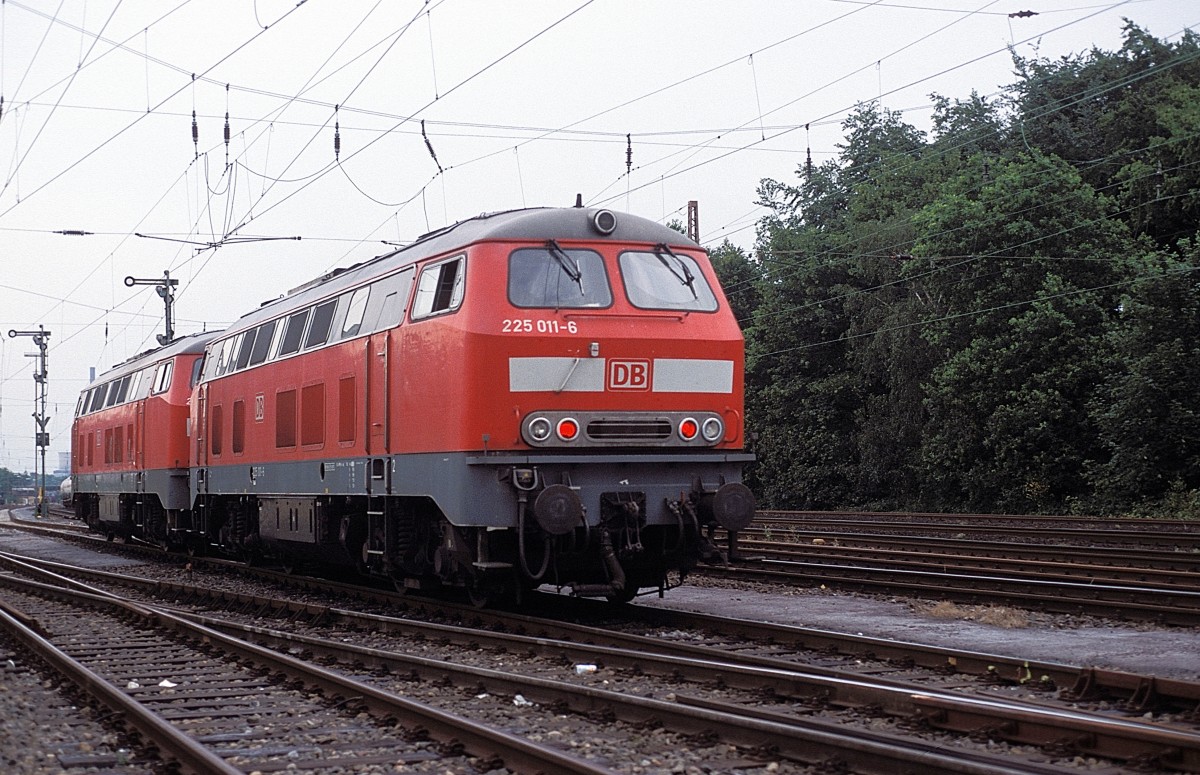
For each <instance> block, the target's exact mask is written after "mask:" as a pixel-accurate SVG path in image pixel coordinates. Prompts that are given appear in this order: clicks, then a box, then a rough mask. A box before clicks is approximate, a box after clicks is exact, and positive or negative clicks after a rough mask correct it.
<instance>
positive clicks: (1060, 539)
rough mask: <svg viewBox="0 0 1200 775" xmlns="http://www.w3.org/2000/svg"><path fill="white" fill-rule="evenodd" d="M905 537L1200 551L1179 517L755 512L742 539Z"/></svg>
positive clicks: (1199, 536) (1196, 530) (1193, 529)
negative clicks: (771, 536) (770, 536)
mask: <svg viewBox="0 0 1200 775" xmlns="http://www.w3.org/2000/svg"><path fill="white" fill-rule="evenodd" d="M824 533H840V534H850V535H861V534H876V535H909V536H921V537H924V538H939V537H940V538H953V537H965V536H970V535H974V536H990V537H992V540H997V539H1003V540H1006V541H1010V542H1011V541H1014V540H1017V541H1020V542H1021V543H1022V544H1035V543H1052V544H1056V545H1067V546H1086V547H1097V546H1115V547H1125V548H1132V547H1158V548H1164V547H1165V548H1167V549H1168V550H1170V551H1177V552H1183V553H1195V552H1198V551H1200V523H1198V522H1195V521H1189V520H1182V519H1129V518H1124V519H1122V518H1115V517H1114V518H1107V517H1105V518H1098V517H1075V516H1046V515H1036V514H1035V515H1028V516H1022V515H1012V514H932V513H915V512H914V513H910V512H895V513H890V512H889V513H855V512H810V511H770V510H764V511H759V512H757V513H756V515H755V520H754V522H753V523H752V524H751V526H750V528H748V529H747V531H746V532H745V535H746V536H747V537H755V536H762V535H764V534H775V535H776V536H778V535H780V534H784V535H787V534H792V535H798V534H803V535H809V534H824Z"/></svg>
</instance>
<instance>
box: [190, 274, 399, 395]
mask: <svg viewBox="0 0 1200 775" xmlns="http://www.w3.org/2000/svg"><path fill="white" fill-rule="evenodd" d="M412 279H413V270H412V269H411V268H409V269H406V270H404V271H402V272H397V273H396V274H393V275H389V276H388V277H385V278H383V279H382V280H377V281H375V282H373V283H371V284H370V285H365V286H363V287H361V288H356V289H355V290H352V291H347V292H346V293H343V294H341V295H340V296H338V297H337V298H334V299H329V300H327V301H322V302H319V303H317V304H314V305H313V306H311V307H307V308H305V309H302V310H299V311H297V312H293V313H291V314H290V315H287V316H285V317H281V318H276V319H274V320H268V321H267V322H266V323H262V324H260V325H258V326H256V327H254V328H251V329H249V330H246V331H243V332H241V333H239V334H236V335H234V336H231V337H229V338H227V339H223V340H221V341H219V342H216V343H214V344H213V345H212V346H211V347H210V348H209V352H208V357H207V358H206V364H205V366H204V376H203V377H202V379H205V380H210V379H215V378H217V377H221V376H224V375H225V374H231V373H233V372H235V371H239V370H241V369H247V368H251V367H253V366H257V365H259V364H260V363H265V362H266V361H272V360H276V359H277V358H286V357H287V356H289V355H294V354H295V353H298V352H300V351H301V350H309V349H312V348H315V347H320V346H321V345H323V344H327V343H329V342H337V341H341V340H343V339H350V338H353V337H355V336H360V335H362V334H369V333H371V332H373V331H378V330H381V329H385V328H392V327H394V326H397V325H399V324H400V319H401V318H402V317H403V315H404V300H405V299H407V298H408V291H409V289H410V288H411V287H412Z"/></svg>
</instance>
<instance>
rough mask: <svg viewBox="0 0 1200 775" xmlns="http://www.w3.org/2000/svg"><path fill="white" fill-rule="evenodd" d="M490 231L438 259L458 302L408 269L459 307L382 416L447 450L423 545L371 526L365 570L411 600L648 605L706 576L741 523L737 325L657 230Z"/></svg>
mask: <svg viewBox="0 0 1200 775" xmlns="http://www.w3.org/2000/svg"><path fill="white" fill-rule="evenodd" d="M505 216H506V217H505V219H504V221H503V222H501V223H498V224H495V225H493V226H492V228H491V229H490V230H489V233H488V235H487V237H488V238H487V239H486V240H480V241H477V242H475V243H474V244H472V245H471V246H470V247H469V248H468V249H467V250H466V251H465V253H464V254H463V255H461V256H459V257H457V258H455V259H453V262H454V264H455V269H454V270H453V275H454V277H455V278H457V279H456V281H455V282H457V283H459V285H458V286H454V284H453V283H451V284H450V285H448V284H447V282H446V274H447V272H446V270H445V268H444V267H445V266H446V264H445V263H442V264H433V265H431V266H429V267H427V268H426V269H425V270H424V272H423V273H422V278H425V277H429V280H428V283H427V285H428V286H429V287H431V288H433V287H438V286H441V287H443V288H449V287H458V288H459V290H456V291H452V292H449V291H448V295H447V299H448V300H449V304H448V306H447V309H446V315H445V317H444V318H441V319H435V320H431V321H430V322H431V323H432V325H431V326H430V330H429V331H428V332H424V333H423V332H421V330H420V328H421V324H416V325H413V326H412V327H411V328H410V330H409V334H410V339H409V340H407V341H406V345H405V350H404V357H405V358H406V359H409V361H410V362H414V361H415V362H418V363H430V364H434V363H438V364H440V363H454V364H455V366H456V368H455V369H454V370H450V369H445V370H438V371H436V372H435V373H434V374H433V375H431V377H430V378H429V379H428V381H424V380H421V384H420V386H418V379H419V378H418V377H416V376H410V377H409V378H408V380H407V382H406V387H407V388H410V389H406V390H405V391H404V396H403V397H402V398H401V408H400V411H399V414H400V416H402V417H403V416H414V415H417V414H420V413H423V414H424V419H423V421H422V423H421V428H420V429H413V428H410V429H408V433H409V438H410V440H412V441H413V442H414V443H418V444H422V443H423V444H425V445H428V446H429V447H436V445H438V444H439V443H440V444H441V445H442V447H443V449H445V448H451V449H454V450H455V452H454V454H453V455H452V456H448V457H444V458H443V459H442V460H441V461H439V462H442V463H444V464H445V465H438V466H435V468H436V469H437V473H436V474H433V475H431V476H430V477H429V481H428V483H426V484H424V485H423V488H424V492H425V494H427V495H428V496H429V503H430V504H436V510H437V513H438V515H439V518H440V519H441V520H444V521H443V522H442V527H441V529H440V530H430V529H427V530H425V531H424V534H425V535H426V536H433V537H434V539H435V540H436V541H437V545H436V546H431V545H426V546H425V547H424V549H421V548H419V547H417V548H414V547H413V546H411V539H407V540H404V541H398V542H389V538H388V536H389V534H388V530H387V529H386V525H387V524H389V521H388V520H387V519H386V518H385V519H382V520H381V522H382V523H383V525H384V526H385V529H383V530H372V531H369V532H368V535H369V536H370V539H369V543H368V547H367V556H368V557H370V558H372V559H373V560H374V567H375V569H376V570H377V571H379V572H385V573H390V574H393V575H401V576H406V577H408V578H409V579H410V582H409V583H413V584H415V583H418V582H417V580H416V579H415V578H413V577H414V576H420V575H422V574H425V575H428V574H430V573H432V574H433V575H434V576H436V577H437V578H439V579H440V580H441V581H442V582H445V583H452V584H456V585H462V586H466V587H467V588H468V589H469V590H478V591H496V590H507V591H512V590H513V589H514V588H515V589H517V590H519V589H521V588H528V587H536V586H539V585H541V584H552V585H555V586H557V587H565V588H568V589H570V591H571V592H572V593H573V594H576V595H586V596H604V597H608V598H610V599H614V600H627V599H630V598H631V597H633V596H634V595H635V594H636V593H637V592H638V590H640V589H642V588H647V587H649V588H653V589H657V590H662V589H665V588H666V587H667V586H668V585H669V581H668V572H670V571H677V572H678V573H679V576H680V578H682V576H683V575H685V574H686V573H687V572H688V571H689V570H690V569H691V568H692V567H694V566H695V564H696V563H697V562H699V561H701V560H702V559H710V560H716V559H720V558H721V556H722V555H721V552H720V551H719V550H718V549H717V548H716V547H715V546H714V545H713V543H712V541H711V540H710V537H711V534H712V531H713V529H714V528H715V527H718V526H719V527H722V528H725V529H726V530H728V531H729V532H730V533H731V534H734V533H736V531H738V530H740V529H742V528H744V527H745V526H746V525H747V524H748V523H749V522H750V519H751V517H752V516H753V510H754V497H753V495H752V494H751V493H750V491H749V490H748V489H747V488H746V487H745V486H744V485H743V484H741V481H740V480H741V467H742V465H744V464H745V463H746V462H747V461H749V460H750V459H752V458H751V456H749V455H747V454H745V453H743V451H742V406H743V397H742V373H743V362H744V361H743V341H742V336H741V333H740V331H739V330H738V327H737V324H736V321H735V320H734V318H733V315H732V313H731V311H730V310H729V308H728V305H727V304H726V302H725V300H724V297H723V294H722V293H721V291H720V288H719V285H718V283H717V280H716V277H715V274H714V273H713V271H712V268H711V266H710V265H709V264H708V261H707V257H706V255H705V254H704V253H703V251H702V250H700V249H699V248H698V246H696V245H694V244H691V243H689V242H688V241H687V240H686V239H685V238H684V237H683V236H682V235H679V234H678V233H676V232H674V231H671V230H669V229H666V228H665V227H662V226H660V225H658V224H654V223H652V222H649V221H645V220H643V219H640V218H635V217H633V216H618V215H616V214H613V213H611V212H609V211H606V210H601V211H587V210H583V209H574V210H557V211H524V212H520V213H515V214H505ZM532 235H536V236H532ZM531 236H532V238H531ZM435 274H436V277H435ZM435 280H436V281H435ZM420 285H421V282H420V281H418V286H420ZM418 293H419V290H418ZM456 298H457V299H458V300H457V301H455V299H456ZM416 303H417V304H418V305H419V304H420V300H419V299H418V300H417V302H416ZM435 327H436V333H435ZM414 399H415V401H416V403H411V402H413V401H414ZM446 442H450V443H449V444H447V443H446ZM393 462H394V464H395V465H394V467H393V469H392V470H391V471H389V473H390V474H392V477H393V484H395V483H399V482H404V481H411V479H412V474H411V473H410V471H409V470H408V466H409V464H411V463H412V462H414V461H411V460H406V459H404V458H399V459H395V458H394V459H393ZM477 594H479V593H478V592H477Z"/></svg>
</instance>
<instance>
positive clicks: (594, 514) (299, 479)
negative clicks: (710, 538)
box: [191, 452, 753, 528]
mask: <svg viewBox="0 0 1200 775" xmlns="http://www.w3.org/2000/svg"><path fill="white" fill-rule="evenodd" d="M751 460H753V456H751V455H747V454H740V453H725V452H701V453H690V454H681V453H667V454H645V453H636V454H629V453H610V454H588V455H583V456H573V455H562V454H557V455H528V454H511V455H510V454H494V455H479V454H477V453H463V452H453V453H431V454H414V455H395V456H390V457H377V458H365V457H358V458H340V459H330V460H323V461H322V460H306V461H297V462H288V463H270V464H255V465H249V464H246V465H236V464H235V465H228V466H210V467H208V468H205V469H193V471H192V481H191V486H192V494H193V496H202V495H221V496H242V495H245V496H255V497H268V496H270V497H295V496H310V497H321V496H384V495H392V496H402V497H419V498H428V499H430V500H432V501H433V502H435V503H436V504H437V505H438V507H439V509H440V510H441V512H442V513H443V514H445V515H446V517H447V519H448V520H449V521H450V522H451V523H453V524H456V525H479V526H486V527H501V528H506V527H514V526H515V525H516V522H517V504H518V496H519V494H520V493H519V492H518V490H517V489H516V488H514V487H513V485H512V484H511V483H510V475H511V473H512V472H513V470H514V469H525V470H529V469H534V470H536V472H537V477H538V479H537V481H538V483H539V486H544V485H551V484H563V485H567V486H569V487H571V488H572V489H574V490H576V492H577V493H578V494H579V497H580V499H581V501H582V502H583V505H584V508H585V511H586V519H587V521H588V523H589V524H591V525H595V524H598V522H599V520H600V499H601V496H602V495H603V494H605V493H638V494H641V495H644V498H645V504H646V524H648V525H659V524H661V525H675V524H677V521H678V517H677V516H676V515H674V514H673V513H672V512H671V511H670V510H669V509H668V508H667V506H666V502H667V501H669V500H670V501H678V500H679V499H680V498H681V496H685V495H687V494H688V493H690V492H692V491H693V489H694V487H695V485H696V484H697V482H699V484H700V485H701V486H702V487H704V488H709V489H712V488H715V487H717V486H718V485H719V484H722V483H725V482H740V481H741V480H742V466H744V465H745V464H746V463H748V462H750V461H751Z"/></svg>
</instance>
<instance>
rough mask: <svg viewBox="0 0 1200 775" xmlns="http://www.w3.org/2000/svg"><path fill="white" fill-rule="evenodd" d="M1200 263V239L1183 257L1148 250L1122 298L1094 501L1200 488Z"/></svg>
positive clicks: (1105, 504)
mask: <svg viewBox="0 0 1200 775" xmlns="http://www.w3.org/2000/svg"><path fill="white" fill-rule="evenodd" d="M1198 267H1200V244H1198V243H1196V242H1194V241H1190V242H1187V243H1186V244H1185V252H1184V259H1183V260H1180V259H1175V258H1171V257H1168V256H1162V255H1159V256H1150V257H1148V258H1147V259H1146V260H1145V262H1144V264H1143V265H1142V267H1141V268H1142V272H1141V275H1140V276H1139V278H1138V279H1137V280H1136V281H1135V282H1133V283H1131V284H1130V285H1129V286H1128V290H1127V292H1126V293H1125V294H1124V295H1123V297H1122V299H1121V302H1120V315H1119V320H1118V321H1117V323H1116V325H1115V326H1114V327H1113V328H1112V330H1111V332H1110V334H1109V337H1108V344H1109V347H1110V348H1111V351H1112V352H1113V353H1114V355H1115V357H1114V358H1113V361H1112V363H1111V365H1110V368H1109V370H1108V374H1107V376H1106V377H1105V379H1104V381H1103V383H1102V385H1101V388H1100V389H1099V390H1098V391H1097V393H1096V394H1095V396H1093V398H1092V400H1091V409H1092V412H1093V414H1094V416H1095V418H1096V422H1097V424H1098V426H1099V432H1100V439H1101V442H1102V444H1103V447H1104V451H1105V453H1106V454H1105V455H1104V456H1103V457H1100V458H1098V459H1097V460H1096V461H1094V462H1093V464H1092V465H1091V466H1090V471H1089V474H1090V478H1091V481H1092V483H1093V484H1094V486H1095V497H1094V499H1092V500H1090V501H1089V502H1088V504H1087V505H1088V506H1089V507H1091V508H1095V509H1098V510H1101V511H1117V512H1119V511H1124V510H1128V509H1129V508H1130V507H1131V506H1137V505H1139V504H1142V505H1145V504H1154V503H1160V502H1161V501H1163V500H1164V499H1167V498H1169V496H1170V494H1171V493H1172V491H1179V490H1183V491H1190V492H1192V493H1197V492H1200V390H1197V385H1200V276H1198V274H1200V272H1198ZM1194 516H1197V517H1200V513H1194Z"/></svg>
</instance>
